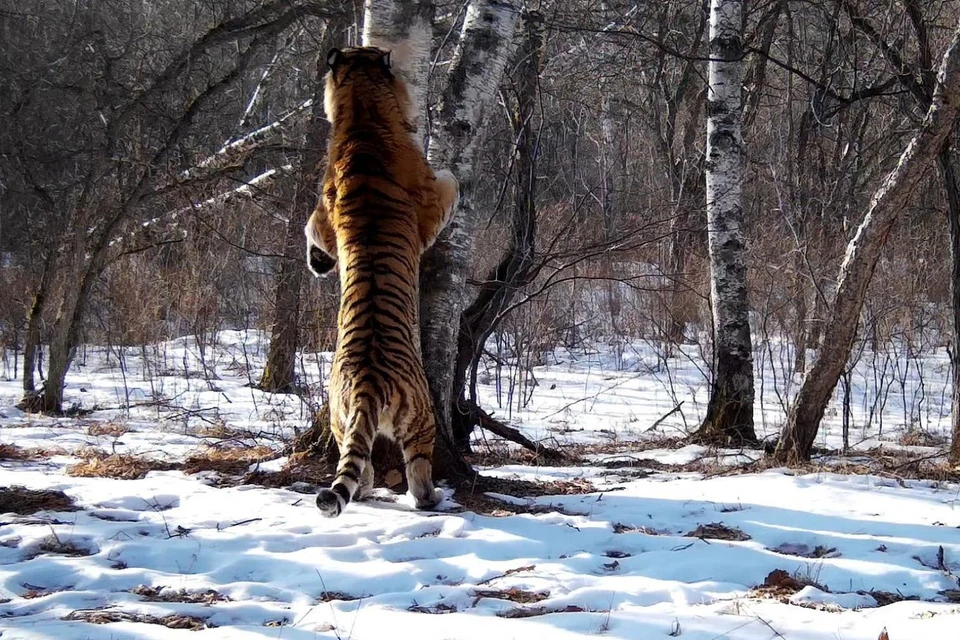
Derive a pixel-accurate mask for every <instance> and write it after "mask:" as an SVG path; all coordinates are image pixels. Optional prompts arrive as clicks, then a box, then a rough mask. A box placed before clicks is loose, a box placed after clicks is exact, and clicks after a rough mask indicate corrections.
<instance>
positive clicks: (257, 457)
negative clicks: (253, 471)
mask: <svg viewBox="0 0 960 640" xmlns="http://www.w3.org/2000/svg"><path fill="white" fill-rule="evenodd" d="M279 456H280V453H278V452H277V450H276V449H273V448H271V447H267V446H263V445H257V446H254V447H218V446H209V447H204V448H203V450H202V451H199V452H197V453H195V454H192V455H190V456H188V457H187V460H186V462H184V464H183V471H184V473H191V474H192V473H199V472H201V471H215V472H217V473H220V474H223V475H231V476H238V475H244V474H246V473H247V471H248V469H249V468H250V465H252V464H255V463H257V462H266V461H268V460H273V459H275V458H277V457H279Z"/></svg>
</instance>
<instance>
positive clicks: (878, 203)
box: [776, 28, 960, 462]
mask: <svg viewBox="0 0 960 640" xmlns="http://www.w3.org/2000/svg"><path fill="white" fill-rule="evenodd" d="M958 110H960V28H958V29H957V31H956V32H955V34H954V37H953V40H952V42H951V43H950V46H949V47H948V48H947V51H946V53H944V55H943V61H942V63H941V67H940V75H939V79H938V82H937V86H936V89H935V91H934V94H933V100H932V104H931V107H930V109H929V110H928V112H927V115H926V118H925V119H924V122H923V125H922V126H921V128H920V130H919V131H918V132H917V133H916V135H914V137H913V139H912V140H911V141H910V144H909V145H908V146H907V148H906V150H905V151H904V152H903V154H902V155H901V156H900V161H899V162H898V163H897V166H896V167H895V168H894V169H893V170H892V171H891V172H890V173H889V174H887V176H886V177H885V178H884V179H883V182H882V183H881V184H880V187H879V188H878V189H877V191H876V193H874V195H873V198H872V200H871V203H870V208H869V210H868V211H867V214H866V215H865V216H864V219H863V222H862V223H861V224H860V227H859V228H858V229H857V233H856V235H855V236H854V237H853V239H852V240H851V241H850V243H849V244H848V245H847V254H846V257H845V258H844V260H843V264H842V265H841V267H840V275H839V277H838V279H837V293H836V296H835V298H834V303H833V307H832V309H831V310H830V312H829V317H828V319H827V321H826V323H825V325H824V328H823V337H822V339H821V344H820V350H819V352H818V354H817V357H816V359H815V360H814V362H813V364H812V365H811V366H810V368H809V369H808V371H807V374H806V376H805V377H804V379H803V383H802V385H801V386H800V391H799V392H798V393H797V397H796V399H795V401H794V405H793V407H792V408H791V410H790V415H789V416H788V417H787V422H786V424H785V425H784V428H783V432H782V434H781V436H780V442H779V443H778V445H777V452H776V453H777V456H778V457H780V458H781V459H783V460H786V461H788V462H792V461H799V460H809V459H810V454H811V452H812V450H813V443H814V441H815V439H816V437H817V431H818V430H819V427H820V421H821V420H822V419H823V414H824V411H825V410H826V408H827V404H828V403H829V402H830V398H831V397H832V395H833V391H834V389H835V388H836V386H837V382H838V381H839V379H840V375H841V374H842V373H843V369H844V367H845V365H846V362H847V359H848V358H849V356H850V351H851V349H852V348H853V342H854V339H855V338H856V332H857V325H858V324H859V319H860V312H861V310H862V308H863V302H864V299H865V298H866V295H867V287H868V286H869V284H870V279H871V277H872V276H873V270H874V268H875V267H876V264H877V260H879V258H880V253H881V251H882V250H883V247H884V245H885V244H886V242H887V239H888V238H889V236H890V232H891V231H892V229H893V227H894V225H895V223H896V222H897V218H898V216H899V215H900V213H901V212H902V211H904V210H905V209H906V207H907V205H908V204H909V202H910V200H911V198H912V197H913V195H914V194H915V193H916V192H917V190H918V189H919V188H920V185H921V183H922V181H923V179H924V176H925V174H926V170H927V169H928V168H929V167H930V165H932V164H933V163H934V162H935V161H937V159H938V157H939V156H940V154H941V153H942V150H943V147H944V144H945V142H946V140H947V136H948V135H949V134H950V132H951V130H952V129H953V127H954V125H955V122H956V119H957V113H958Z"/></svg>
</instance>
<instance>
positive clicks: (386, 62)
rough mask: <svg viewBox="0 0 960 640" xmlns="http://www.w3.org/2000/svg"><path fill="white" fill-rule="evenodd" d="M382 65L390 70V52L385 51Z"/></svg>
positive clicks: (381, 58)
mask: <svg viewBox="0 0 960 640" xmlns="http://www.w3.org/2000/svg"><path fill="white" fill-rule="evenodd" d="M380 64H382V65H383V66H384V67H386V68H387V69H389V68H390V52H389V51H384V52H383V54H382V55H381V56H380Z"/></svg>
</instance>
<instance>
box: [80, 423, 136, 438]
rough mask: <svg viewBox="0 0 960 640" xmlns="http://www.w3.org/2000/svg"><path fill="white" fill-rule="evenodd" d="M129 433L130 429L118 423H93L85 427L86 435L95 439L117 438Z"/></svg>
mask: <svg viewBox="0 0 960 640" xmlns="http://www.w3.org/2000/svg"><path fill="white" fill-rule="evenodd" d="M130 431H132V429H130V427H128V426H127V425H125V424H122V423H120V422H95V423H93V424H91V425H90V426H88V427H87V435H89V436H96V437H102V436H108V437H111V438H119V437H120V436H122V435H125V434H127V433H130Z"/></svg>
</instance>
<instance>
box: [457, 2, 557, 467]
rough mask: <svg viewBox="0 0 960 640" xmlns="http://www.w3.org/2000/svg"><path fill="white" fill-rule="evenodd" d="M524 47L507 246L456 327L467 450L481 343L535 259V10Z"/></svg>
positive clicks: (460, 423) (461, 429)
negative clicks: (458, 326) (511, 215)
mask: <svg viewBox="0 0 960 640" xmlns="http://www.w3.org/2000/svg"><path fill="white" fill-rule="evenodd" d="M523 33H524V36H523V45H522V46H521V47H519V49H518V51H517V53H516V55H515V56H514V58H513V59H514V62H513V64H511V69H512V70H513V73H512V74H511V75H512V76H513V77H512V79H511V84H512V86H513V89H514V92H515V93H516V107H515V109H514V110H513V112H512V113H511V114H510V125H511V129H512V132H513V138H514V140H516V152H515V153H516V155H515V162H514V165H513V168H514V176H515V178H516V184H515V187H514V194H513V195H514V203H513V217H512V219H511V225H510V232H511V234H510V238H509V245H508V247H507V249H506V251H504V253H503V255H502V256H501V257H500V260H499V261H498V262H497V265H496V266H495V267H494V268H493V269H491V270H490V271H489V272H488V273H487V276H486V278H485V279H484V282H483V284H482V285H480V287H479V288H478V291H477V294H476V297H475V298H474V299H473V301H472V302H471V303H470V306H468V307H467V308H466V309H464V311H463V313H462V314H461V315H460V330H459V337H458V346H457V358H456V366H455V369H454V374H453V391H452V396H451V398H452V399H454V400H456V403H455V405H454V407H453V409H454V414H453V435H454V444H455V445H456V447H457V449H458V450H460V451H469V450H470V434H471V433H472V432H473V428H474V427H475V426H477V425H479V424H480V423H481V418H480V415H479V413H480V412H479V411H478V409H479V403H478V401H477V394H476V391H477V365H478V364H479V362H480V355H481V354H482V353H483V345H484V344H486V341H487V338H489V337H490V335H491V334H492V333H493V332H494V331H495V330H496V328H497V326H498V325H499V323H500V320H501V319H502V318H501V314H502V313H503V311H504V309H506V308H507V306H509V305H510V304H511V302H512V301H513V299H514V296H515V294H516V293H517V292H518V291H520V290H521V289H522V288H523V287H525V286H526V285H527V284H529V282H530V281H531V280H532V279H533V278H534V277H535V275H536V269H534V268H533V266H534V265H533V259H534V254H535V252H536V233H537V202H536V195H537V153H536V148H537V145H538V144H539V133H538V131H537V128H536V126H535V124H534V113H535V111H536V105H537V96H538V95H539V94H538V86H537V80H538V78H539V76H540V69H541V61H542V47H543V18H542V16H541V15H540V14H538V13H536V12H528V13H526V14H525V15H524V16H523Z"/></svg>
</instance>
